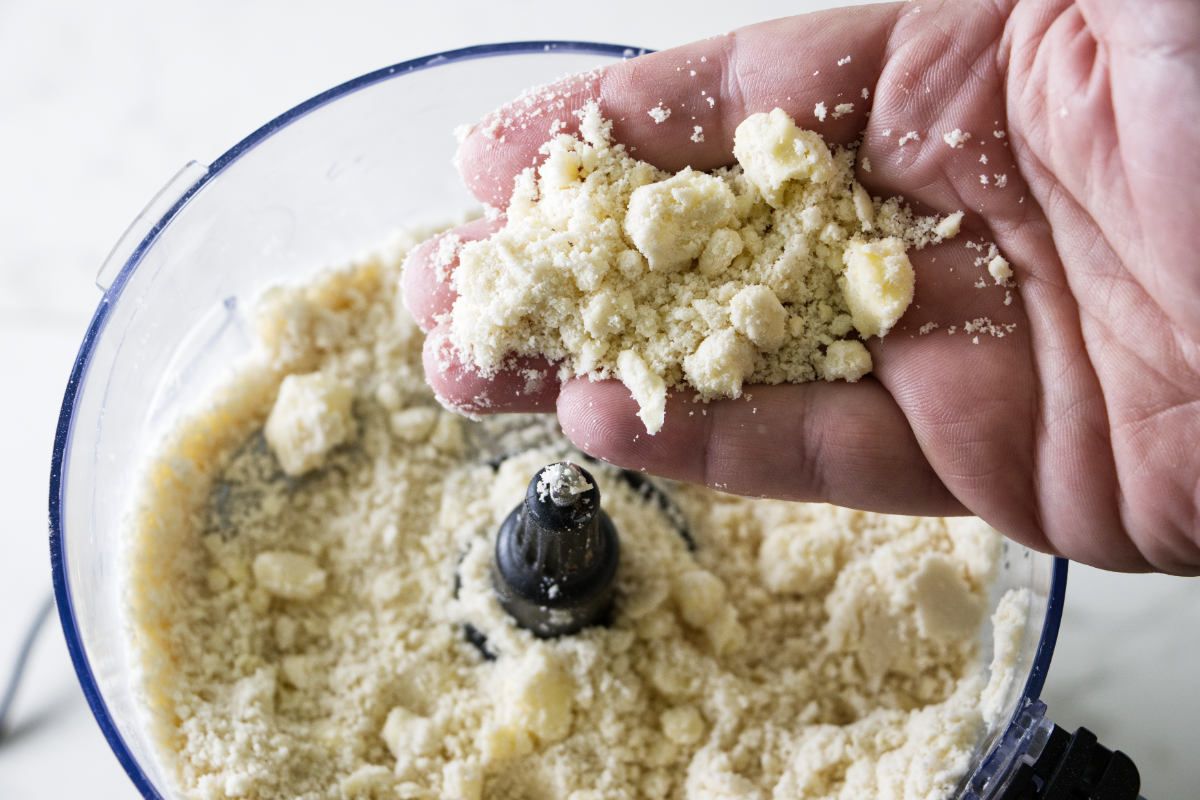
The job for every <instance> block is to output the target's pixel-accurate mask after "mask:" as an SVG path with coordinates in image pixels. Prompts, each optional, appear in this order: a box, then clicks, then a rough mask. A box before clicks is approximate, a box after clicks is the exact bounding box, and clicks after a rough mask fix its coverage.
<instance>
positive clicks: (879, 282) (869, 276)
mask: <svg viewBox="0 0 1200 800" xmlns="http://www.w3.org/2000/svg"><path fill="white" fill-rule="evenodd" d="M844 262H845V265H846V270H845V272H844V273H843V274H842V277H841V278H840V279H839V281H838V283H839V285H840V286H841V289H842V294H843V295H844V296H845V298H846V305H848V306H849V307H850V316H851V318H853V320H854V327H855V328H856V329H857V330H858V332H859V333H860V334H862V335H863V336H883V335H885V334H886V333H887V332H888V331H889V330H891V329H892V326H893V325H895V324H896V321H897V320H899V319H900V317H901V316H902V315H903V314H904V311H905V309H907V308H908V305H909V303H911V302H912V298H913V284H914V282H915V280H916V276H915V274H914V272H913V267H912V262H910V261H909V260H908V255H907V254H906V253H905V252H904V242H903V241H902V240H901V239H899V238H897V237H895V236H891V237H888V238H887V239H880V240H879V241H876V242H862V241H857V240H856V241H852V242H850V244H849V245H848V246H847V247H846V254H845V256H844Z"/></svg>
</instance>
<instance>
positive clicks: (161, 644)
mask: <svg viewBox="0 0 1200 800" xmlns="http://www.w3.org/2000/svg"><path fill="white" fill-rule="evenodd" d="M398 265H399V260H398V259H397V260H396V261H395V262H386V263H385V262H380V261H370V262H367V263H365V264H359V265H357V266H355V267H353V268H351V269H349V270H346V271H344V272H341V273H335V274H330V275H326V276H324V277H322V278H319V279H318V280H316V281H314V282H313V283H312V284H311V285H310V286H308V287H306V288H303V289H298V290H284V291H280V292H276V293H275V294H273V295H272V297H271V302H270V303H269V307H268V309H267V310H266V311H265V312H264V315H263V317H262V318H261V320H260V330H261V331H262V332H263V336H264V339H263V352H262V354H261V356H260V361H259V362H258V363H256V364H254V365H253V366H254V368H253V369H247V370H245V371H244V372H242V373H241V374H240V375H239V377H238V378H237V380H235V381H234V382H233V383H232V384H231V385H230V388H229V389H228V390H227V391H226V392H225V393H223V394H222V395H221V396H220V397H218V398H217V399H216V400H215V401H214V402H213V403H212V404H211V405H210V407H209V408H208V410H207V411H206V412H205V413H203V414H201V415H200V416H198V417H196V418H194V419H191V420H190V421H188V422H187V423H185V424H184V425H183V426H182V427H181V428H180V429H179V430H178V431H177V432H176V434H175V435H174V436H173V437H172V439H171V441H170V442H169V443H168V445H167V447H166V449H165V450H164V451H163V453H162V454H161V456H160V457H159V458H158V459H157V460H155V461H154V462H153V463H152V465H151V468H150V471H149V473H148V475H147V479H148V480H147V483H146V485H145V491H146V494H145V495H144V496H143V503H142V504H141V505H140V515H139V517H138V518H137V520H136V524H135V526H134V528H133V545H132V552H131V570H132V571H131V575H130V578H131V583H130V592H129V597H130V601H131V607H132V612H133V619H134V620H135V621H136V623H137V624H136V626H135V629H136V631H137V635H136V638H135V641H134V649H135V652H136V653H137V654H138V656H139V658H138V661H139V663H140V664H141V666H142V669H141V672H140V675H139V677H140V680H141V685H142V688H143V690H144V695H145V697H146V705H147V708H148V710H149V711H150V713H152V714H153V723H154V728H155V732H156V734H157V735H158V737H159V739H160V746H161V752H162V754H163V757H164V763H165V764H166V765H167V767H168V770H169V774H170V775H171V777H172V781H173V783H175V784H176V785H177V786H178V788H179V790H180V792H181V794H182V796H184V797H188V798H204V799H205V800H210V799H216V798H228V797H244V798H249V799H250V800H254V799H255V798H272V797H289V798H298V799H300V800H316V799H317V798H326V797H336V796H347V797H372V796H398V797H414V798H421V797H428V798H466V799H467V800H482V799H483V798H488V800H510V799H511V800H517V798H522V799H524V800H528V798H565V797H584V796H587V795H586V792H588V791H591V792H597V793H599V794H598V796H602V797H606V798H628V800H634V799H635V798H642V797H664V798H665V797H678V798H691V799H694V800H701V799H702V798H704V799H708V798H714V799H715V798H720V797H726V796H728V790H729V789H730V788H731V787H732V788H734V789H736V791H737V792H738V795H739V796H742V797H764V798H765V797H767V796H771V795H772V794H774V795H776V796H778V795H781V794H782V795H785V796H788V797H795V798H800V799H801V800H803V798H819V797H827V796H831V795H841V796H879V795H880V794H884V793H888V792H895V791H899V787H902V786H905V787H908V790H907V791H908V794H906V795H905V796H908V797H913V798H927V800H941V798H943V797H945V796H946V795H947V794H948V793H949V792H950V791H951V790H952V788H953V787H954V785H955V783H956V782H957V780H958V779H959V778H960V776H961V773H962V770H963V769H965V766H966V763H967V759H968V755H969V753H970V752H971V749H972V748H973V747H974V746H975V744H976V742H977V741H978V740H979V739H980V735H981V733H982V730H983V726H984V724H985V722H986V720H985V718H984V716H983V714H982V712H981V711H980V708H979V706H980V697H981V696H986V697H987V698H988V702H989V703H990V704H992V705H997V704H998V703H999V702H1000V701H998V700H996V699H995V698H997V697H1001V696H1002V695H1003V691H1004V687H1006V686H1008V685H1010V684H1011V683H1012V676H1011V674H1010V673H1011V671H1012V667H1011V665H1009V666H1007V667H1004V665H1005V664H1008V663H1009V662H1010V661H1011V659H1012V657H1013V656H1012V649H1013V647H1012V646H1011V645H1010V646H1008V647H997V656H996V664H997V665H998V667H997V669H996V670H993V671H992V674H991V676H990V678H989V672H988V670H986V669H984V668H983V665H980V664H979V663H978V645H977V639H976V636H975V631H976V630H977V629H978V628H979V627H980V625H981V623H982V622H983V619H984V611H985V605H986V597H987V591H988V585H989V583H990V581H991V579H992V575H993V570H994V568H995V563H996V559H997V554H998V547H999V537H998V535H997V534H996V533H995V532H994V531H992V530H991V529H989V528H987V527H986V526H985V525H983V524H982V523H979V522H978V521H971V520H940V519H915V518H903V517H889V516H886V515H879V514H868V513H864V512H856V511H850V510H844V509H837V508H833V507H829V506H819V505H804V504H797V503H786V502H781V501H754V500H747V499H743V498H737V497H732V496H729V495H723V494H719V493H716V492H713V491H711V490H707V489H703V488H700V487H695V486H685V485H674V484H670V485H668V490H669V492H670V496H671V498H672V502H673V503H674V504H675V505H676V506H677V507H678V509H679V511H680V512H681V513H682V517H683V518H684V519H686V521H687V525H688V532H689V536H690V537H691V539H692V541H693V542H694V549H693V548H692V547H689V544H688V541H687V540H685V539H684V538H683V537H682V536H681V535H680V533H679V528H678V525H679V520H678V518H677V517H675V516H672V515H670V514H667V513H664V511H663V510H662V508H661V507H660V505H659V504H658V503H655V502H653V501H650V500H647V499H646V497H645V496H644V495H642V494H639V492H638V491H636V490H635V489H634V488H633V486H632V485H631V484H630V483H628V482H627V481H626V480H624V479H623V478H622V477H621V473H619V472H618V471H616V470H613V469H609V468H605V467H603V465H596V466H595V467H594V468H593V476H594V477H595V479H596V481H597V482H598V485H599V488H600V490H601V493H602V496H603V498H604V505H605V508H606V510H607V511H608V513H609V514H610V516H611V517H612V519H613V520H614V523H615V524H616V527H617V530H618V531H619V532H620V535H621V547H622V556H621V558H622V567H621V570H622V571H621V573H620V574H619V578H618V599H617V606H616V609H615V613H614V619H613V621H612V624H611V625H610V626H608V627H601V628H589V629H586V630H585V631H583V632H581V633H580V634H578V635H575V636H570V637H562V638H560V639H555V640H542V639H537V638H536V637H534V636H532V635H531V634H529V633H528V632H526V631H524V630H522V629H520V628H518V627H517V626H516V625H515V624H514V623H513V621H512V620H511V619H510V618H509V617H507V615H506V614H505V613H504V612H503V610H502V609H501V607H500V605H499V603H498V601H497V599H496V597H495V594H494V592H493V591H492V589H491V583H490V581H491V577H490V561H491V551H492V549H493V548H494V539H493V538H492V537H493V536H494V531H495V530H496V529H497V527H498V525H499V523H500V521H501V520H502V519H503V518H504V516H505V515H507V513H508V512H509V511H510V510H511V508H512V506H513V504H514V503H515V502H517V501H519V499H520V498H521V497H522V496H523V494H524V490H525V487H526V484H527V483H528V481H529V477H530V476H531V475H536V474H539V471H543V472H544V468H545V465H546V464H548V463H554V462H557V461H560V460H563V458H564V457H571V458H575V459H578V458H580V457H581V456H580V454H579V453H577V452H575V451H573V450H571V449H570V446H569V445H568V444H567V443H566V442H565V440H563V439H562V438H561V436H560V435H559V434H558V433H557V432H556V431H554V430H553V429H552V428H549V427H547V425H546V423H545V422H544V421H541V420H540V418H515V419H495V420H492V421H491V422H489V423H487V424H485V425H483V426H473V427H472V426H468V425H467V424H466V423H463V422H462V421H461V420H460V419H458V418H457V417H456V416H455V415H452V414H450V413H448V412H446V411H444V410H442V409H440V408H438V407H437V406H436V404H434V403H433V399H432V397H431V395H430V392H429V390H428V388H427V387H426V386H425V384H424V382H423V380H422V376H421V367H420V352H421V335H420V333H419V331H417V329H416V326H415V324H414V323H413V322H412V320H411V319H408V318H407V316H406V312H404V311H403V310H402V309H401V307H400V305H399V304H398V303H397V302H395V301H394V299H393V297H392V292H391V290H390V289H389V287H391V286H394V285H395V284H396V283H397V281H398V270H399V266H398ZM362 353H365V354H367V356H366V358H363V357H362V356H361V355H355V354H362ZM293 375H317V376H320V377H321V380H322V381H325V382H328V383H331V384H337V385H343V386H347V387H350V389H351V391H352V392H353V396H352V402H351V404H350V407H351V409H352V418H353V423H354V424H353V426H352V427H353V434H352V435H351V436H350V437H349V438H348V439H347V440H346V441H345V442H343V443H342V444H340V445H338V446H336V447H333V448H331V449H330V450H329V451H327V452H326V453H324V454H323V460H321V461H319V462H317V463H314V464H312V465H310V466H309V467H308V469H307V470H306V471H305V472H304V473H303V474H302V475H301V476H299V478H298V479H291V478H287V477H284V476H281V474H280V471H279V462H278V461H277V454H276V453H275V452H274V451H273V450H272V448H271V447H270V445H269V443H268V442H266V441H265V440H264V439H263V438H262V436H260V435H259V434H258V433H257V431H258V430H259V428H260V427H261V426H262V424H263V421H264V420H265V419H266V418H267V417H268V416H269V415H270V413H271V412H272V409H273V406H274V405H275V403H276V402H277V400H276V393H277V392H276V387H277V386H278V385H279V384H280V383H281V382H282V380H283V379H284V378H285V377H286V376H293ZM401 413H405V414H409V421H407V422H405V423H404V424H403V425H402V426H400V428H399V430H402V431H403V433H402V434H401V433H398V432H397V430H398V429H397V427H396V425H397V423H396V415H397V414H401ZM418 417H419V419H418ZM478 441H485V442H489V443H493V445H492V446H494V447H495V448H496V450H485V451H480V450H479V449H478V447H479V445H478V444H477V442H478ZM495 443H500V444H495ZM496 451H499V452H502V453H508V457H507V458H504V459H503V460H501V461H500V462H499V465H498V466H496V467H493V466H492V465H491V464H489V463H488V461H489V458H490V457H491V456H492V455H494V452H496ZM552 477H553V476H552ZM560 478H561V476H557V477H553V479H552V480H550V479H548V483H555V484H557V483H561V482H563V480H565V479H563V480H560ZM572 480H573V479H572ZM583 488H584V487H582V486H581V485H574V484H573V490H582V489H583ZM634 532H636V535H634ZM456 587H457V588H456ZM735 587H736V591H735V590H734V588H735ZM1018 612H1019V609H1017V611H1015V612H1014V611H1013V610H1012V609H1008V610H1006V611H1005V614H1006V616H1005V617H1004V619H1007V620H1010V623H1009V624H1008V625H1007V627H1004V628H1003V629H1000V628H998V633H997V635H998V636H1000V635H1003V636H1004V637H1006V638H1008V639H1013V638H1014V633H1013V630H1017V631H1019V630H1020V627H1019V623H1020V616H1019V613H1018ZM998 613H999V612H998ZM468 624H469V625H471V626H472V628H473V629H474V630H475V631H476V632H477V633H478V634H480V635H482V636H483V637H485V639H486V648H487V650H488V652H489V653H490V654H491V655H492V657H493V660H487V659H485V658H484V656H483V654H482V652H481V651H480V650H479V649H477V648H476V647H474V646H472V645H471V644H470V643H468V642H467V640H466V638H465V635H464V630H465V627H464V626H465V625H468ZM1014 626H1016V627H1014ZM1016 640H1017V641H1019V637H1016ZM1001 644H1003V642H1001ZM1002 667H1004V668H1002ZM1005 669H1007V672H1006V671H1005ZM989 692H990V693H989ZM985 693H987V694H985ZM997 713H998V712H997ZM930 753H936V754H937V758H936V759H933V761H934V763H933V764H931V763H930V762H931V759H930V758H929V754H930ZM576 793H577V794H576Z"/></svg>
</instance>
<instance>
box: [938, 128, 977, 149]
mask: <svg viewBox="0 0 1200 800" xmlns="http://www.w3.org/2000/svg"><path fill="white" fill-rule="evenodd" d="M970 138H971V134H970V133H968V132H966V131H964V130H961V129H959V128H955V129H954V130H952V131H950V132H949V133H946V134H943V135H942V141H944V142H945V143H946V144H948V145H950V146H951V147H953V148H954V149H956V150H961V149H962V146H963V145H964V144H966V143H967V141H968V140H969V139H970Z"/></svg>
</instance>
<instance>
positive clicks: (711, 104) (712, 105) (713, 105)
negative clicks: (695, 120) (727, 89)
mask: <svg viewBox="0 0 1200 800" xmlns="http://www.w3.org/2000/svg"><path fill="white" fill-rule="evenodd" d="M704 100H705V102H706V103H708V107H709V108H716V107H717V101H716V100H715V99H713V96H712V95H709V96H708V97H706V98H704Z"/></svg>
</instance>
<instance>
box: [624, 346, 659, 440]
mask: <svg viewBox="0 0 1200 800" xmlns="http://www.w3.org/2000/svg"><path fill="white" fill-rule="evenodd" d="M617 375H618V377H619V378H620V379H621V383H623V384H625V387H626V388H627V389H629V392H630V393H631V394H632V395H633V399H634V400H635V401H636V402H637V404H638V417H639V418H640V419H641V420H642V423H643V424H644V425H645V426H646V432H647V433H650V434H655V433H658V432H659V431H660V430H662V426H663V421H664V420H665V419H666V415H667V383H666V381H664V380H663V379H662V376H661V375H658V374H657V373H655V372H654V371H653V370H651V369H650V367H648V366H646V362H645V361H644V360H643V359H642V357H641V356H639V355H638V354H637V353H635V352H634V351H632V350H624V351H622V352H621V354H620V355H619V356H617Z"/></svg>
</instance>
